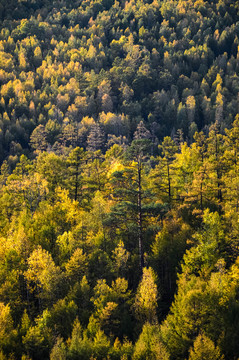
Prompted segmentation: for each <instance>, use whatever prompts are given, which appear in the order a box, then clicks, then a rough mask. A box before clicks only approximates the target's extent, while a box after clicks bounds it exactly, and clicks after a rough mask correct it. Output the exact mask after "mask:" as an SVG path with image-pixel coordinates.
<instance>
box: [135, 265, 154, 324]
mask: <svg viewBox="0 0 239 360" xmlns="http://www.w3.org/2000/svg"><path fill="white" fill-rule="evenodd" d="M155 280H156V279H155V274H154V273H153V270H152V268H146V267H144V268H143V275H142V279H141V281H140V283H139V286H138V289H137V293H136V297H135V303H134V308H135V312H136V317H137V318H138V320H139V321H140V322H141V323H145V322H149V323H150V324H155V323H157V315H156V309H157V300H158V291H157V285H156V283H155Z"/></svg>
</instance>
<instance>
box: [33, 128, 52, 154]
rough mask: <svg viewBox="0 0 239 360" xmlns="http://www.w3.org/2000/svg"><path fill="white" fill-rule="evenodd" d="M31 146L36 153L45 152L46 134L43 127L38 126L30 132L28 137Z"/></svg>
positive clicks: (46, 144)
mask: <svg viewBox="0 0 239 360" xmlns="http://www.w3.org/2000/svg"><path fill="white" fill-rule="evenodd" d="M30 143H31V146H32V148H33V149H34V150H36V152H42V151H46V149H47V146H48V143H47V133H46V130H45V127H44V126H43V125H38V126H37V127H36V128H35V129H34V130H33V132H32V134H31V137H30Z"/></svg>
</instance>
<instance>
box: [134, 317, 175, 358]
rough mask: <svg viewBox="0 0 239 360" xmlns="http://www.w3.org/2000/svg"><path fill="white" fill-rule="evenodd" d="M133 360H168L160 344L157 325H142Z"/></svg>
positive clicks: (165, 351) (163, 347) (164, 349)
mask: <svg viewBox="0 0 239 360" xmlns="http://www.w3.org/2000/svg"><path fill="white" fill-rule="evenodd" d="M132 359H133V360H168V359H169V354H168V353H167V350H166V348H165V346H164V345H163V344H162V342H161V337H160V330H159V327H158V325H152V324H149V323H146V324H144V326H143V330H142V332H141V334H140V336H139V339H138V340H137V342H136V344H135V349H134V353H133V357H132Z"/></svg>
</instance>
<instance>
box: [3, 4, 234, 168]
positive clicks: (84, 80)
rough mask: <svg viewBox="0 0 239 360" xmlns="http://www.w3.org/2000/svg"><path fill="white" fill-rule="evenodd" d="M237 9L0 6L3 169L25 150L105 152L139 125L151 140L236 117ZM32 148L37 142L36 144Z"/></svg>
mask: <svg viewBox="0 0 239 360" xmlns="http://www.w3.org/2000/svg"><path fill="white" fill-rule="evenodd" d="M238 12H239V6H238V2H237V1H231V0H225V1H221V0H211V1H204V0H198V1H192V0H187V1H182V0H181V1H178V0H167V1H166V0H165V1H159V0H155V1H153V2H151V1H149V2H148V1H129V2H127V1H123V0H122V1H121V2H118V1H115V2H114V1H112V0H97V1H96V0H92V1H78V0H72V1H64V0H61V1H47V0H39V1H34V0H18V1H17V0H2V1H1V4H0V15H1V18H2V21H1V32H0V84H1V94H0V136H1V159H0V160H1V161H3V160H4V159H6V158H7V157H9V155H10V158H9V161H10V162H11V164H13V166H15V164H16V162H17V161H18V160H19V155H21V154H22V153H24V154H28V152H29V148H30V139H31V135H32V147H33V148H38V149H39V146H41V149H42V150H44V149H48V150H49V149H53V151H57V150H59V149H60V148H61V145H62V143H63V144H67V146H72V147H75V146H80V147H84V148H86V147H87V138H88V136H89V135H90V133H91V131H93V129H94V127H95V124H99V125H100V127H101V131H102V143H101V144H100V145H101V146H102V148H103V149H104V150H105V149H106V148H109V147H110V146H111V145H112V144H114V143H118V144H122V143H127V142H130V141H131V140H132V136H133V133H134V131H135V129H136V126H137V124H138V123H139V122H140V121H141V120H143V121H144V122H145V125H146V127H147V129H148V130H149V131H150V132H151V136H152V139H153V141H154V142H156V143H157V141H158V140H159V141H161V140H162V139H163V137H164V136H168V135H174V133H176V131H177V130H178V129H182V131H183V134H184V138H185V139H186V138H188V139H189V141H192V137H193V134H194V133H195V131H196V130H199V131H200V130H201V129H205V131H208V127H209V126H210V124H211V123H212V122H214V121H215V120H218V121H219V122H220V123H221V126H222V128H225V127H229V126H230V125H231V123H232V122H233V120H234V118H235V115H236V114H237V112H238V92H239V81H238V70H239V67H238V66H239V65H238V45H239V39H238V37H239V23H238ZM36 138H37V139H38V140H37V139H36Z"/></svg>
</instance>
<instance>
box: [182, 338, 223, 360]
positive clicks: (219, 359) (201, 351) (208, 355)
mask: <svg viewBox="0 0 239 360" xmlns="http://www.w3.org/2000/svg"><path fill="white" fill-rule="evenodd" d="M223 359H224V356H223V355H221V352H220V349H219V348H218V347H216V346H215V345H214V343H213V341H212V340H210V339H209V338H208V337H207V336H205V335H201V334H199V335H198V337H197V338H196V340H195V341H194V343H193V347H191V348H190V352H189V360H223Z"/></svg>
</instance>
